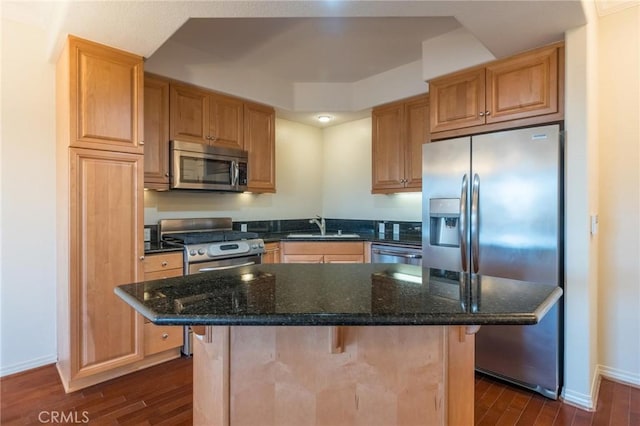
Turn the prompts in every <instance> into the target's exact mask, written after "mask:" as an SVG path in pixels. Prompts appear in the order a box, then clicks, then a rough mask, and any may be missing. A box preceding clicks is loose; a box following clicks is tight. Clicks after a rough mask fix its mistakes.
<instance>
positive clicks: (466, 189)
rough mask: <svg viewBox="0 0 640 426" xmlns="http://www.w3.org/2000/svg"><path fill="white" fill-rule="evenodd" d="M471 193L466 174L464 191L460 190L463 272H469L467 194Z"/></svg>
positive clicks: (463, 182) (463, 184)
mask: <svg viewBox="0 0 640 426" xmlns="http://www.w3.org/2000/svg"><path fill="white" fill-rule="evenodd" d="M468 193H469V179H468V178H467V175H466V174H465V175H464V176H463V177H462V189H461V190H460V217H459V218H458V225H459V226H458V230H459V233H460V235H459V238H460V263H462V272H467V264H468V263H467V194H468Z"/></svg>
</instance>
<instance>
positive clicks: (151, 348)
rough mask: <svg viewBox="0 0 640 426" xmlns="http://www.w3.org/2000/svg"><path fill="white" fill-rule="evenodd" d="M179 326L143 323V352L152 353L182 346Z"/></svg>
mask: <svg viewBox="0 0 640 426" xmlns="http://www.w3.org/2000/svg"><path fill="white" fill-rule="evenodd" d="M182 330H183V328H182V327H180V326H163V325H155V324H153V323H150V322H148V323H146V324H145V325H144V354H145V355H152V354H155V353H158V352H163V351H166V350H169V349H173V348H177V347H179V346H182Z"/></svg>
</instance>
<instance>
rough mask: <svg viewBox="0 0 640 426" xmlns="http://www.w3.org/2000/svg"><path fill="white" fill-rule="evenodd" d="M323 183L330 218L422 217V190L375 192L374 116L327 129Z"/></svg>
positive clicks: (418, 219) (385, 218)
mask: <svg viewBox="0 0 640 426" xmlns="http://www.w3.org/2000/svg"><path fill="white" fill-rule="evenodd" d="M323 182H324V183H323V189H322V206H323V213H324V215H325V216H326V217H330V218H336V219H383V220H399V221H421V220H422V207H421V196H420V193H407V194H392V195H372V194H371V118H365V119H362V120H356V121H352V122H349V123H345V124H341V125H337V126H333V127H328V128H326V129H325V130H324V179H323Z"/></svg>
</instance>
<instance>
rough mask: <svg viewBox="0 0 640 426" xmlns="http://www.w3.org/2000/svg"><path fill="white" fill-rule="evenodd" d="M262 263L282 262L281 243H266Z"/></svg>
mask: <svg viewBox="0 0 640 426" xmlns="http://www.w3.org/2000/svg"><path fill="white" fill-rule="evenodd" d="M262 263H280V243H278V242H275V243H266V244H265V245H264V254H263V255H262Z"/></svg>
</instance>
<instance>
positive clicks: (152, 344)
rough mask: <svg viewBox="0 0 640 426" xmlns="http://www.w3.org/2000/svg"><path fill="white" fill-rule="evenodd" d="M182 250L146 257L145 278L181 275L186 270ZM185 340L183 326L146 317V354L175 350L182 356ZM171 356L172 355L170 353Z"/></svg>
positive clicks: (147, 279)
mask: <svg viewBox="0 0 640 426" xmlns="http://www.w3.org/2000/svg"><path fill="white" fill-rule="evenodd" d="M182 256H183V255H182V252H181V251H178V252H171V253H157V254H150V255H146V256H145V257H144V262H143V263H144V280H145V281H150V280H162V279H165V278H171V277H181V276H182V275H184V274H183V271H184V266H183V260H182ZM183 341H184V338H183V327H181V326H167V325H162V326H161V325H155V324H153V323H151V322H149V320H147V319H145V324H144V355H145V356H149V355H153V354H157V353H160V352H165V351H171V350H173V355H174V356H173V357H175V358H177V357H179V356H180V350H179V349H178V348H180V346H182V344H183ZM169 356H170V355H169Z"/></svg>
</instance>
